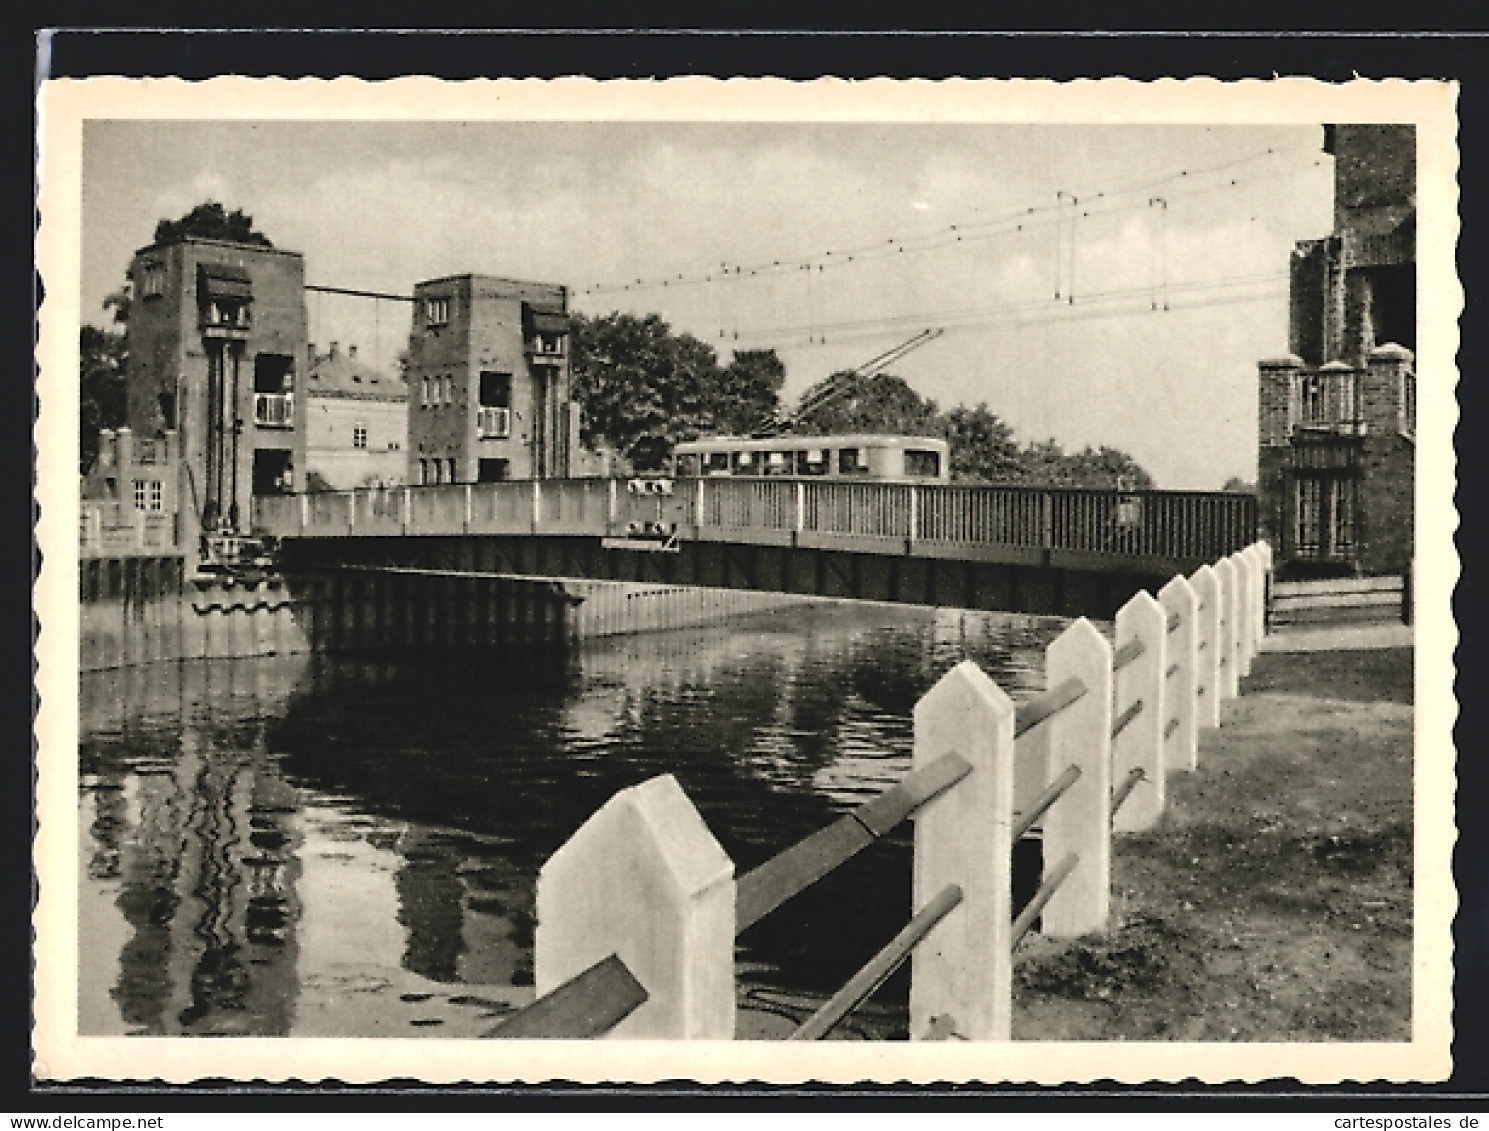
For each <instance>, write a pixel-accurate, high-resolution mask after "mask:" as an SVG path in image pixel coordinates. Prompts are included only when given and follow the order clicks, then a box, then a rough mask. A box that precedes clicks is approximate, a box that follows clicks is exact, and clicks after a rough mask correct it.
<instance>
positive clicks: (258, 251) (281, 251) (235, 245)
mask: <svg viewBox="0 0 1489 1131" xmlns="http://www.w3.org/2000/svg"><path fill="white" fill-rule="evenodd" d="M179 244H195V245H196V246H198V247H228V248H232V249H233V250H234V251H239V252H251V253H253V254H255V255H284V256H289V257H290V258H292V259H304V258H305V255H304V253H303V252H299V251H291V250H290V249H289V248H284V247H264V246H263V245H262V244H256V243H240V242H239V241H237V240H217V239H210V238H208V237H206V236H180V237H178V238H177V239H173V240H167V241H166V242H165V243H147V244H146V245H145V246H144V247H140V248H136V249H135V254H136V255H144V254H145V253H146V252H149V251H164V250H165V249H166V248H168V247H176V246H177V245H179Z"/></svg>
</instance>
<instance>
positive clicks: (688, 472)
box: [677, 452, 699, 477]
mask: <svg viewBox="0 0 1489 1131" xmlns="http://www.w3.org/2000/svg"><path fill="white" fill-rule="evenodd" d="M698 460H699V457H698V455H697V453H695V452H683V453H681V454H680V455H679V456H678V457H677V474H678V475H679V476H685V477H692V476H696V475H697V474H698V468H699V462H698Z"/></svg>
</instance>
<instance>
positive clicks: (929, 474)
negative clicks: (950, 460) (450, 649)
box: [905, 448, 941, 479]
mask: <svg viewBox="0 0 1489 1131" xmlns="http://www.w3.org/2000/svg"><path fill="white" fill-rule="evenodd" d="M905 474H906V475H913V476H915V477H917V478H920V479H936V478H939V477H940V475H941V453H940V452H934V451H930V450H928V449H925V448H906V449H905Z"/></svg>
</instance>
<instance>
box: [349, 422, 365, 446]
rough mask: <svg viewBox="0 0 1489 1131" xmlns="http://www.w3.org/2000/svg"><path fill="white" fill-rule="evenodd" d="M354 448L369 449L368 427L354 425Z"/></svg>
mask: <svg viewBox="0 0 1489 1131" xmlns="http://www.w3.org/2000/svg"><path fill="white" fill-rule="evenodd" d="M352 447H354V448H362V449H364V450H365V449H366V447H367V425H365V424H354V425H352Z"/></svg>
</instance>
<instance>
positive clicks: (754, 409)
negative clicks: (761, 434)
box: [705, 350, 786, 435]
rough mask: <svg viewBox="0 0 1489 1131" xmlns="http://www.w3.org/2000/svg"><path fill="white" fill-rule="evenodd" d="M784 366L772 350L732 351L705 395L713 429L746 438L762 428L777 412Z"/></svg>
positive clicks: (784, 373)
mask: <svg viewBox="0 0 1489 1131" xmlns="http://www.w3.org/2000/svg"><path fill="white" fill-rule="evenodd" d="M785 383H786V366H785V365H784V364H783V363H782V361H781V359H780V358H779V357H777V356H776V351H775V350H735V351H734V357H733V359H732V360H731V361H730V362H729V364H728V365H727V366H726V367H725V368H724V369H723V371H722V372H721V373H720V374H719V379H718V380H717V381H715V382H713V384H712V387H711V388H709V389H708V390H706V392H705V401H706V402H707V408H708V411H709V413H710V415H711V416H712V417H713V422H714V425H715V426H716V427H717V428H718V430H719V431H721V432H727V433H729V434H731V435H747V434H749V433H751V432H754V431H756V430H757V429H759V428H762V427H764V426H765V425H766V424H768V423H769V422H770V420H771V419H772V418H773V417H774V416H775V414H776V413H777V411H779V408H780V403H781V387H782V386H783V385H785Z"/></svg>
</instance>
